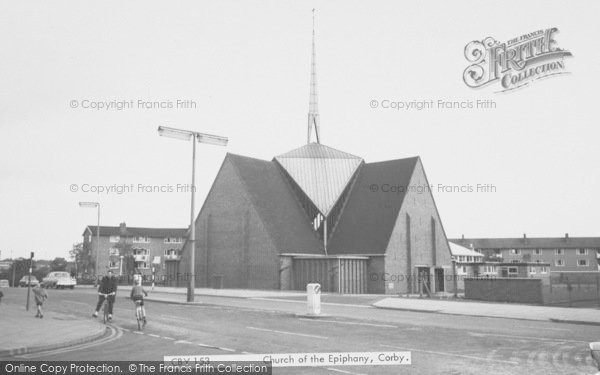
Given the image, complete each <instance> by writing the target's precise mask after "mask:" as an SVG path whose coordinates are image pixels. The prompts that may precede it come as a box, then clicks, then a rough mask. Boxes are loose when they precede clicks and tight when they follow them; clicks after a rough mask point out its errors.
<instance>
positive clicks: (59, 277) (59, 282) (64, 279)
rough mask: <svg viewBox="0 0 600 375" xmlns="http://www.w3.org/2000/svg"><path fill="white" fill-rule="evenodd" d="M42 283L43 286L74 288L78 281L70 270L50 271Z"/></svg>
mask: <svg viewBox="0 0 600 375" xmlns="http://www.w3.org/2000/svg"><path fill="white" fill-rule="evenodd" d="M41 285H42V288H56V289H65V288H69V289H73V288H75V285H77V281H76V280H75V278H73V277H71V275H70V274H69V273H68V272H50V273H49V274H48V276H46V277H44V279H43V280H42V284H41Z"/></svg>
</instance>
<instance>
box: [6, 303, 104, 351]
mask: <svg viewBox="0 0 600 375" xmlns="http://www.w3.org/2000/svg"><path fill="white" fill-rule="evenodd" d="M32 300H33V299H32ZM19 302H23V305H17V304H12V303H6V302H2V303H0V316H1V317H2V319H0V332H2V335H1V336H2V340H0V358H1V357H8V356H14V355H20V354H27V353H35V352H40V351H45V350H52V349H58V348H63V347H68V346H72V345H78V344H82V343H85V342H89V341H93V340H96V339H98V338H100V337H102V336H104V334H105V333H106V326H105V325H104V324H98V323H97V322H96V321H93V320H92V319H89V318H88V319H83V318H78V317H76V316H73V315H68V314H61V313H57V312H53V311H47V312H46V311H45V312H44V317H43V318H42V319H38V318H36V317H35V314H36V306H35V303H31V304H30V306H29V311H26V310H25V306H24V304H25V301H24V300H20V301H19ZM32 302H33V301H32Z"/></svg>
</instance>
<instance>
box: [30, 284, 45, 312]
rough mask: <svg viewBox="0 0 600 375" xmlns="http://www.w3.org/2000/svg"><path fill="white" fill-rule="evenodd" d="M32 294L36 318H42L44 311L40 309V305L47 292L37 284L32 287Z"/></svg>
mask: <svg viewBox="0 0 600 375" xmlns="http://www.w3.org/2000/svg"><path fill="white" fill-rule="evenodd" d="M33 295H34V296H35V304H36V305H37V314H35V317H36V318H40V319H41V318H43V317H44V312H43V311H42V305H43V304H44V301H45V300H46V299H47V298H48V293H46V291H45V290H44V289H42V288H41V287H40V285H39V284H37V285H36V286H34V287H33Z"/></svg>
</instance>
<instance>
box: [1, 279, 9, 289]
mask: <svg viewBox="0 0 600 375" xmlns="http://www.w3.org/2000/svg"><path fill="white" fill-rule="evenodd" d="M9 286H10V284H9V283H8V280H6V279H3V280H0V288H8V287H9Z"/></svg>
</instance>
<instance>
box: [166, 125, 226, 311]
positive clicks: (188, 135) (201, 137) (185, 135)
mask: <svg viewBox="0 0 600 375" xmlns="http://www.w3.org/2000/svg"><path fill="white" fill-rule="evenodd" d="M158 135H160V136H164V137H169V138H175V139H180V140H184V141H189V140H190V139H191V140H192V189H191V190H192V199H191V200H192V202H191V206H192V207H191V210H190V229H189V231H190V233H189V236H188V242H189V243H190V248H191V251H190V275H189V278H188V288H187V301H188V302H194V288H195V286H196V265H195V263H196V230H195V228H194V211H195V209H194V204H195V199H196V141H198V142H199V143H207V144H211V145H216V146H227V142H228V139H227V138H226V137H221V136H218V135H212V134H206V133H199V132H195V131H191V130H183V129H175V128H169V127H166V126H159V127H158Z"/></svg>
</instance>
